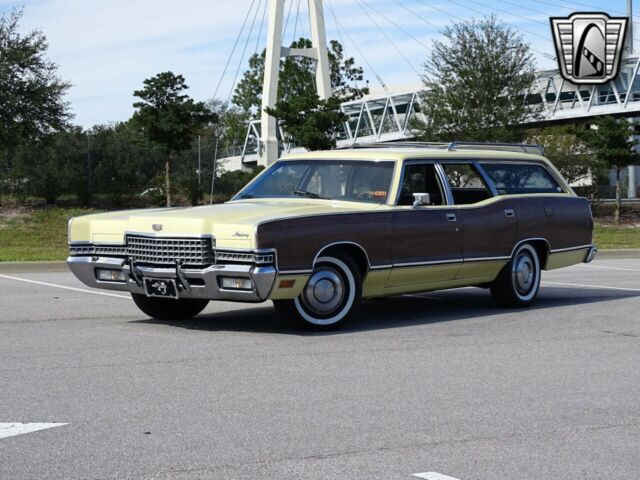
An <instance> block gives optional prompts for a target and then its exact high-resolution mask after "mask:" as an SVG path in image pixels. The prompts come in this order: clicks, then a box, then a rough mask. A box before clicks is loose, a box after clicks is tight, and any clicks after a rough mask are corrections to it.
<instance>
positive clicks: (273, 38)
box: [243, 0, 331, 166]
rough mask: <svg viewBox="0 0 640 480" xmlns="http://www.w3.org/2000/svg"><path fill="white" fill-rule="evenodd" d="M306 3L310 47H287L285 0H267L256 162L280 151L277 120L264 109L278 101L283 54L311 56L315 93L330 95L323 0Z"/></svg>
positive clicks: (265, 161) (275, 156) (272, 157)
mask: <svg viewBox="0 0 640 480" xmlns="http://www.w3.org/2000/svg"><path fill="white" fill-rule="evenodd" d="M308 4H309V24H310V27H311V45H312V47H311V48H288V47H283V46H282V29H283V23H284V7H285V0H269V26H268V30H267V54H266V58H265V67H264V84H263V91H262V109H261V112H262V113H261V119H260V124H261V128H260V134H259V135H258V137H257V139H258V140H259V141H258V142H257V144H256V153H257V155H258V163H259V164H260V165H263V166H266V165H270V164H272V163H273V162H275V161H276V160H277V159H278V156H279V153H280V150H279V147H278V124H277V120H276V119H275V118H274V117H272V116H271V115H268V114H267V113H266V112H265V110H266V109H267V108H273V107H275V106H276V103H277V101H278V81H279V76H280V60H281V59H282V58H284V57H308V58H311V59H314V60H315V61H316V62H317V67H316V88H317V92H318V97H320V99H321V100H326V99H327V98H329V97H330V96H331V71H330V66H329V53H328V50H327V33H326V28H325V22H324V9H323V4H322V0H308ZM251 131H252V130H251V129H250V132H251ZM253 131H254V132H257V131H258V130H257V129H256V128H255V127H254V128H253ZM247 138H248V137H247ZM243 156H244V155H243Z"/></svg>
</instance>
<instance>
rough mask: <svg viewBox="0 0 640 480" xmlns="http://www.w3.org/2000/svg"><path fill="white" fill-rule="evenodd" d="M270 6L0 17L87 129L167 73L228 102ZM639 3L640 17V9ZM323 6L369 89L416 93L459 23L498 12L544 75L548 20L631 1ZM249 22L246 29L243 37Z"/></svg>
mask: <svg viewBox="0 0 640 480" xmlns="http://www.w3.org/2000/svg"><path fill="white" fill-rule="evenodd" d="M266 2H267V0H208V1H206V0H181V1H180V2H177V1H168V0H102V1H100V2H98V1H95V0H23V1H22V2H16V1H15V0H0V13H6V12H9V11H11V9H13V8H23V9H24V16H23V19H22V22H21V29H22V30H23V31H24V32H26V31H29V30H33V29H40V30H42V31H43V32H44V34H45V35H46V36H47V38H48V40H49V58H51V59H52V60H53V61H54V62H55V63H56V64H57V65H58V66H59V75H60V77H61V78H63V79H64V80H67V81H69V82H71V83H72V85H73V86H72V88H71V89H70V91H69V93H68V96H67V100H68V101H69V102H70V104H71V109H72V112H73V114H74V115H75V118H74V123H76V124H78V125H81V126H83V127H86V128H90V127H91V126H93V125H96V124H107V123H110V122H117V121H124V120H127V119H128V118H129V117H130V116H131V114H132V113H133V107H132V104H133V102H134V98H133V91H134V90H136V89H139V88H141V86H142V82H143V80H144V79H145V78H148V77H151V76H153V75H155V74H156V73H159V72H163V71H167V70H171V71H173V72H174V73H180V74H182V75H183V76H184V77H185V78H186V81H187V84H188V85H189V87H190V89H189V91H188V93H189V94H190V95H191V96H192V97H193V98H195V99H196V100H201V101H204V100H208V99H210V98H212V97H213V96H214V93H215V92H216V88H217V86H218V84H219V83H220V87H219V88H218V92H217V97H219V98H221V99H222V100H224V101H226V100H227V99H228V98H229V95H230V92H231V91H232V89H233V85H234V78H236V72H239V75H241V74H242V72H243V71H244V70H245V68H246V64H247V58H248V57H249V56H250V55H251V54H253V53H254V52H255V51H256V47H258V49H262V48H263V47H264V44H265V40H264V37H265V36H266V22H265V23H264V27H263V28H262V29H261V28H260V26H261V25H262V23H261V20H262V18H263V12H264V7H265V6H266ZM286 2H287V3H286V6H285V16H288V17H289V23H288V27H287V29H286V34H285V36H284V39H285V44H289V43H290V42H291V40H292V38H293V34H294V31H295V33H296V36H298V37H299V36H300V34H304V33H306V36H308V35H309V34H308V32H309V24H308V12H307V8H306V5H307V0H286ZM636 3H638V5H634V8H635V9H636V10H635V11H636V12H637V13H638V14H640V2H636ZM324 4H325V15H326V28H327V36H328V38H329V39H338V40H341V41H342V42H343V44H344V45H345V50H346V53H347V54H348V55H349V56H353V57H355V59H356V62H357V63H358V64H359V65H361V66H363V68H364V69H365V75H366V77H367V79H369V80H370V86H371V87H372V89H373V90H381V87H380V83H379V82H378V80H377V77H380V78H381V79H382V81H383V82H384V83H385V84H386V85H387V87H388V88H389V89H390V90H392V91H399V90H407V89H411V88H412V87H415V86H417V85H419V84H420V77H419V73H420V72H421V71H422V69H423V68H422V65H423V64H424V61H425V60H426V58H427V57H428V55H429V53H430V50H431V44H432V41H433V40H437V39H439V38H441V33H440V30H441V29H442V28H443V27H445V26H446V25H449V24H451V22H453V21H459V20H461V19H468V20H470V19H471V18H482V17H483V16H484V15H489V14H491V13H494V14H496V15H497V16H498V17H499V18H500V19H501V20H502V21H504V22H505V23H507V24H508V25H509V26H511V27H512V28H514V29H516V30H518V31H519V32H520V33H521V34H522V36H523V37H524V39H525V40H526V41H527V42H529V43H530V44H531V47H532V48H534V49H535V51H534V52H533V53H534V55H535V57H536V61H537V65H538V67H539V68H541V69H549V68H554V66H555V62H554V61H553V60H552V58H553V56H554V55H555V53H554V51H553V50H554V49H553V44H552V40H551V34H550V28H549V17H550V16H566V15H569V14H570V13H571V12H573V11H606V12H608V13H610V14H612V15H620V14H624V13H625V12H626V0H609V1H607V2H604V1H603V0H576V1H567V0H446V1H445V0H436V1H433V0H325V1H324ZM298 5H299V7H298ZM251 7H252V8H251ZM298 8H299V10H298ZM289 10H290V11H291V13H290V14H288V12H289ZM298 11H299V15H298ZM333 14H335V16H334V15H333ZM245 18H248V22H247V24H246V26H245V29H244V32H243V33H242V35H240V36H239V33H240V31H241V27H242V25H243V22H244V20H245ZM254 18H255V19H256V20H255V23H254V28H253V31H252V32H251V36H250V37H249V31H250V28H249V27H250V26H251V24H252V21H253V19H254ZM296 18H297V19H298V22H296V21H295V20H296ZM336 19H337V22H336ZM636 21H637V22H640V16H639V17H636ZM639 24H640V23H639ZM259 34H260V35H259ZM638 36H639V37H640V35H638ZM237 39H239V40H238V46H237V48H236V50H235V53H234V55H230V54H231V52H232V50H233V46H234V44H235V42H236V40H237ZM638 43H640V42H636V48H640V47H638ZM245 45H246V50H245ZM243 51H244V57H243V55H242V54H243ZM229 59H230V61H229V67H228V68H227V70H226V74H224V75H223V72H224V71H225V65H226V64H227V62H228V60H229Z"/></svg>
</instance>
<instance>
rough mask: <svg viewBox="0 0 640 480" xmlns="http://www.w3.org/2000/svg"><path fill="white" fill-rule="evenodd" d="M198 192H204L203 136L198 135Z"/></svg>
mask: <svg viewBox="0 0 640 480" xmlns="http://www.w3.org/2000/svg"><path fill="white" fill-rule="evenodd" d="M198 192H202V136H201V135H198Z"/></svg>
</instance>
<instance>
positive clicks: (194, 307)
mask: <svg viewBox="0 0 640 480" xmlns="http://www.w3.org/2000/svg"><path fill="white" fill-rule="evenodd" d="M131 296H132V297H133V301H134V303H135V304H136V306H137V307H138V308H139V309H140V310H142V312H143V313H144V314H146V315H148V316H150V317H151V318H157V319H158V320H188V319H190V318H193V317H195V316H196V315H198V314H199V313H200V312H202V310H204V309H205V307H206V306H207V305H208V304H209V300H196V299H190V298H181V299H177V300H174V299H172V298H157V297H147V296H146V295H140V294H137V293H132V294H131Z"/></svg>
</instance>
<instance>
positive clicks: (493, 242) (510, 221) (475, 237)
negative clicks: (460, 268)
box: [461, 198, 518, 259]
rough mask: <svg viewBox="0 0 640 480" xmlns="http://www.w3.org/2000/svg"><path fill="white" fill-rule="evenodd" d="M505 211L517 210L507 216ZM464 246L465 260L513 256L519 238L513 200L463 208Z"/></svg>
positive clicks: (506, 199) (508, 199)
mask: <svg viewBox="0 0 640 480" xmlns="http://www.w3.org/2000/svg"><path fill="white" fill-rule="evenodd" d="M505 210H513V211H514V216H512V217H507V214H506V212H505ZM461 213H462V225H463V226H462V248H463V252H464V258H465V259H474V258H485V257H504V256H509V255H511V251H512V250H513V246H514V245H515V243H516V239H517V237H518V217H517V212H516V209H515V205H514V202H513V199H510V198H505V199H501V200H499V201H498V202H496V203H492V204H489V205H483V206H480V207H475V208H467V209H461Z"/></svg>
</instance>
